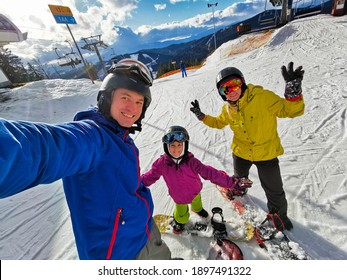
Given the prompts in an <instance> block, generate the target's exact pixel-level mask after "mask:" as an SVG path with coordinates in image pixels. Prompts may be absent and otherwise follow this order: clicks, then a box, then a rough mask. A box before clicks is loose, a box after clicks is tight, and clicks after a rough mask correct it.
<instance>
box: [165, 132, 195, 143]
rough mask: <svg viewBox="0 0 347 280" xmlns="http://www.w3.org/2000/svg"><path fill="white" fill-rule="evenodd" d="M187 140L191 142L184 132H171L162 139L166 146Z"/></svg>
mask: <svg viewBox="0 0 347 280" xmlns="http://www.w3.org/2000/svg"><path fill="white" fill-rule="evenodd" d="M187 140H189V139H188V138H187V134H186V133H184V132H182V131H173V132H169V133H167V134H165V135H164V136H163V139H162V141H163V143H165V144H171V143H173V142H175V141H179V142H184V141H187Z"/></svg>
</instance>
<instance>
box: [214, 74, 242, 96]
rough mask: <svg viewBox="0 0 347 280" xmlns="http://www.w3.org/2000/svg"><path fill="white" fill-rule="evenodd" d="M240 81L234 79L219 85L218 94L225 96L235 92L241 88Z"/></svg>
mask: <svg viewBox="0 0 347 280" xmlns="http://www.w3.org/2000/svg"><path fill="white" fill-rule="evenodd" d="M241 86H242V81H241V79H239V78H234V79H231V80H228V81H226V82H225V83H223V84H221V86H220V87H219V93H220V94H222V95H227V94H229V93H231V92H234V91H237V90H239V89H240V88H241Z"/></svg>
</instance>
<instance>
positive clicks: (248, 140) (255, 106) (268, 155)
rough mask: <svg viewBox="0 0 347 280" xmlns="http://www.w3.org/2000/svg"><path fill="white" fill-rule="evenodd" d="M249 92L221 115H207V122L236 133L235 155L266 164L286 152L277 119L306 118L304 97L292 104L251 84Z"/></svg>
mask: <svg viewBox="0 0 347 280" xmlns="http://www.w3.org/2000/svg"><path fill="white" fill-rule="evenodd" d="M247 87H248V88H247V90H246V91H245V93H244V95H243V96H242V98H240V99H239V100H238V102H237V105H238V106H237V107H238V108H233V107H232V106H231V105H230V104H229V103H226V104H225V105H224V106H223V107H222V112H221V114H220V115H219V116H217V117H213V116H210V115H206V116H205V118H204V119H203V123H204V124H206V125H207V126H209V127H213V128H218V129H222V128H224V127H225V126H227V125H229V127H230V129H231V130H232V131H233V132H234V137H233V141H232V144H231V149H232V151H233V153H234V154H235V155H236V156H238V157H240V158H243V159H246V160H249V161H264V160H270V159H274V158H276V157H277V156H279V155H282V154H283V152H284V150H283V147H282V144H281V140H280V138H279V136H278V132H277V118H294V117H297V116H300V115H303V113H304V109H305V104H304V100H303V98H301V99H299V100H297V101H288V100H285V99H284V98H281V97H279V96H278V95H276V94H275V93H274V92H272V91H269V90H265V89H263V87H261V86H257V85H252V84H247Z"/></svg>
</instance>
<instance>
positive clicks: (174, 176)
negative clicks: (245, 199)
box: [141, 152, 235, 204]
mask: <svg viewBox="0 0 347 280" xmlns="http://www.w3.org/2000/svg"><path fill="white" fill-rule="evenodd" d="M199 175H200V176H201V177H202V178H203V179H205V180H209V181H211V182H212V183H214V184H217V185H220V186H223V187H229V188H232V187H234V185H235V183H234V178H233V177H232V176H229V175H227V174H226V173H225V172H224V171H220V170H217V169H215V168H214V167H212V166H209V165H205V164H203V163H202V162H201V161H200V160H198V159H197V158H195V157H194V155H193V154H192V153H190V152H188V155H187V157H185V158H183V159H182V161H181V162H180V163H179V164H178V165H177V164H176V163H175V162H174V160H173V159H172V158H170V157H169V156H168V155H167V154H163V155H162V156H161V157H159V158H158V159H157V160H156V161H155V162H154V163H153V164H152V168H151V169H150V170H149V171H148V172H146V173H144V174H142V175H141V179H142V183H143V184H144V185H145V186H147V187H149V186H151V185H152V184H154V183H155V182H156V181H157V180H159V178H160V177H161V176H163V178H164V181H165V183H166V185H167V187H168V190H169V195H170V196H171V197H172V199H173V200H174V202H175V203H177V204H190V203H191V202H192V200H193V199H194V197H196V196H197V195H198V194H199V193H200V191H201V189H202V182H201V179H200V177H199Z"/></svg>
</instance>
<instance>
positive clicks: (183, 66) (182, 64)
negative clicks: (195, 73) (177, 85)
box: [180, 60, 187, 78]
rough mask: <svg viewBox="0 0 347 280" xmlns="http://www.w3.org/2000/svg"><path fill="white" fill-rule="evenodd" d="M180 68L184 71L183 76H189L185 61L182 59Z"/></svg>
mask: <svg viewBox="0 0 347 280" xmlns="http://www.w3.org/2000/svg"><path fill="white" fill-rule="evenodd" d="M180 68H181V72H182V78H184V77H187V71H186V65H185V63H184V62H183V60H181V63H180Z"/></svg>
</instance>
